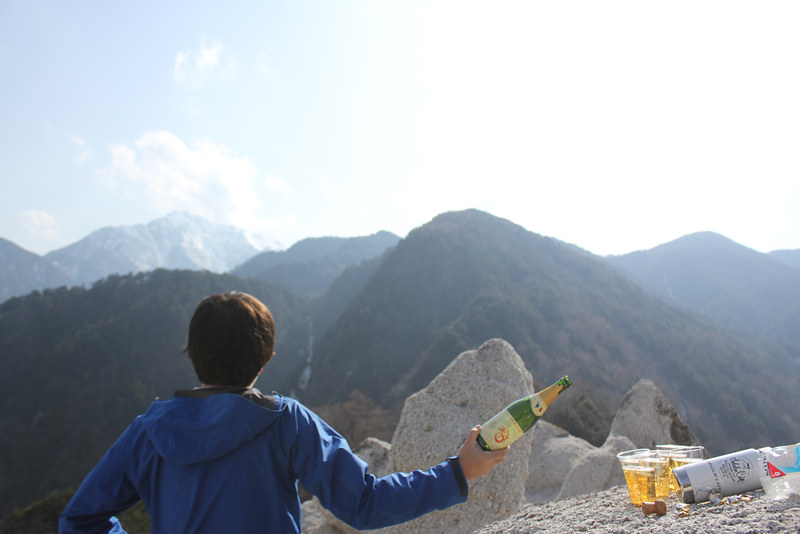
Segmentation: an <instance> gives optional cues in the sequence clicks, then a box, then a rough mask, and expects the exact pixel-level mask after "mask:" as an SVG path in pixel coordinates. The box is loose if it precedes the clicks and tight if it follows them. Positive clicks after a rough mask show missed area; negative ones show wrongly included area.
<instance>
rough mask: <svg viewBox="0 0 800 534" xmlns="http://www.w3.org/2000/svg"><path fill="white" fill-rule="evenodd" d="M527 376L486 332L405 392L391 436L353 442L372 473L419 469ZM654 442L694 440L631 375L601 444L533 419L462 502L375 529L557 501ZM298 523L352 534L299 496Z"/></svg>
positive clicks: (523, 387)
mask: <svg viewBox="0 0 800 534" xmlns="http://www.w3.org/2000/svg"><path fill="white" fill-rule="evenodd" d="M532 391H533V379H532V377H531V374H530V373H529V372H528V370H527V369H526V368H525V365H524V363H523V362H522V360H521V358H520V357H519V355H518V354H517V353H516V351H515V350H514V348H513V347H512V346H511V345H510V344H508V343H507V342H505V341H503V340H500V339H492V340H489V341H487V342H486V343H484V344H483V345H482V346H481V347H480V348H479V349H478V350H474V351H469V352H465V353H463V354H461V355H460V356H458V358H456V359H455V360H453V362H451V364H450V365H449V366H448V367H447V368H446V369H445V370H444V371H442V373H441V374H440V375H439V376H437V377H436V378H435V379H434V380H433V381H432V382H431V383H430V384H429V385H428V387H426V388H425V389H423V390H421V391H419V392H417V393H415V394H414V395H412V396H411V397H409V398H408V400H406V403H405V405H404V407H403V412H402V415H401V418H400V422H399V424H398V426H397V429H396V431H395V434H394V436H393V438H392V443H391V445H389V444H388V443H385V442H382V441H380V440H375V439H372V438H370V439H368V440H365V442H364V443H362V444H361V445H360V446H359V447H358V448H357V449H356V450H355V452H356V454H358V455H359V457H361V458H362V459H363V460H365V461H366V462H367V463H368V464H369V465H370V471H371V472H372V473H374V474H375V475H377V476H382V475H385V474H388V473H391V472H395V471H412V470H414V469H425V468H427V467H429V466H431V465H434V464H437V463H439V462H440V461H441V460H442V459H443V458H446V457H448V456H451V455H452V454H455V452H456V451H457V450H458V448H459V447H460V445H461V443H462V442H463V440H464V437H465V436H466V433H467V432H468V430H469V429H470V428H471V427H472V426H474V425H475V423H476V422H483V421H486V420H487V419H489V418H490V417H491V416H493V415H494V414H495V413H496V412H497V411H499V410H500V409H502V408H503V407H505V406H506V405H507V404H508V402H509V401H510V400H512V399H517V398H519V397H523V396H525V395H529V394H530V393H531V392H532ZM662 443H678V444H699V443H698V440H697V438H696V437H695V435H694V433H692V431H691V430H690V429H689V428H688V427H687V426H686V424H685V423H684V422H683V421H682V420H681V418H680V416H679V414H678V412H677V410H675V408H674V407H673V406H672V405H671V404H670V402H669V401H668V400H667V398H666V397H665V396H664V394H663V393H662V392H661V390H660V389H659V388H658V387H657V386H656V385H655V384H654V383H653V382H652V381H650V380H640V381H639V382H637V383H636V384H635V385H634V387H633V388H631V390H630V391H629V392H628V394H626V395H625V397H624V398H623V400H622V402H621V404H620V408H619V410H618V412H617V414H616V417H615V418H614V422H613V423H612V426H611V432H610V433H609V435H608V438H607V439H606V441H605V443H603V445H602V446H601V447H595V446H593V445H592V444H591V443H589V442H587V441H585V440H583V439H580V438H577V437H575V436H572V435H571V434H569V432H567V431H566V430H564V429H562V428H560V427H558V426H555V425H553V424H550V423H548V422H547V421H545V420H540V421H539V422H538V423H537V424H536V426H535V427H534V428H533V430H531V432H529V433H528V434H527V435H525V436H524V437H523V438H522V439H521V440H519V441H518V442H516V443H515V444H514V445H513V446H512V447H511V452H510V453H509V455H508V456H507V458H506V461H505V462H504V463H503V464H501V465H500V466H499V467H497V468H495V469H494V470H493V471H492V472H491V473H490V474H489V475H487V476H485V477H483V478H481V479H478V480H476V481H473V483H472V484H471V486H470V498H469V501H468V502H467V503H465V504H461V505H458V506H455V507H452V508H450V509H448V510H443V511H437V512H433V513H431V514H428V515H426V516H424V517H421V518H418V519H416V520H414V521H411V522H408V523H404V524H402V525H397V526H395V527H388V528H386V529H381V530H379V531H377V532H380V533H383V534H399V533H401V532H402V533H403V534H406V533H412V534H415V533H430V532H437V533H462V532H465V533H466V532H474V531H475V530H477V529H479V528H481V526H483V525H486V524H489V523H491V522H493V521H497V520H499V519H502V518H505V517H509V516H511V515H513V514H515V513H516V512H517V511H518V510H519V509H521V507H522V506H523V505H524V504H525V503H526V502H528V503H542V502H546V501H552V500H562V499H566V498H569V497H574V496H577V495H584V494H587V493H591V492H595V491H602V490H606V489H608V488H612V487H614V486H620V485H623V484H625V479H624V477H623V475H622V469H621V468H620V466H619V462H618V461H617V458H616V455H617V453H619V452H621V451H624V450H629V449H634V448H639V447H654V446H655V445H658V444H662ZM302 526H303V532H305V533H310V534H352V533H354V532H356V531H355V530H353V529H352V528H350V527H349V526H347V525H345V524H344V523H342V522H340V521H339V520H338V519H336V518H335V517H333V515H332V514H330V512H328V511H326V510H324V509H322V507H321V506H320V505H319V503H318V502H317V501H316V499H312V500H311V501H308V502H306V503H304V504H303V525H302Z"/></svg>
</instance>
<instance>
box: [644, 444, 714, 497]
mask: <svg viewBox="0 0 800 534" xmlns="http://www.w3.org/2000/svg"><path fill="white" fill-rule="evenodd" d="M656 452H657V453H659V454H661V455H662V456H665V457H666V458H667V459H668V461H669V490H670V493H671V494H672V493H674V494H678V493H679V491H680V485H679V484H678V481H677V480H675V476H674V475H673V474H672V471H673V470H674V469H675V468H676V467H680V466H682V465H686V464H689V463H693V462H699V461H700V460H702V459H703V457H704V456H705V449H704V448H703V446H702V445H656Z"/></svg>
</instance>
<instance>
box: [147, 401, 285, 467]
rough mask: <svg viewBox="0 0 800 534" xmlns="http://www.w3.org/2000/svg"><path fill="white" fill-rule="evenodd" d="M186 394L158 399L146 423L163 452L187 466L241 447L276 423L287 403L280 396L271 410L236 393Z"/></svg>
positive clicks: (149, 412)
mask: <svg viewBox="0 0 800 534" xmlns="http://www.w3.org/2000/svg"><path fill="white" fill-rule="evenodd" d="M180 393H182V392H179V394H177V395H176V396H175V397H173V398H172V399H170V400H168V401H156V402H154V403H152V404H151V405H150V408H149V409H148V410H147V412H146V413H145V414H144V415H142V416H141V423H142V424H143V426H144V428H145V430H146V432H147V436H148V437H149V438H150V440H151V441H152V443H153V445H154V446H155V448H156V450H157V451H158V453H159V454H160V455H161V456H162V457H164V458H165V459H167V460H169V461H172V462H176V463H178V464H181V465H188V464H194V463H199V462H206V461H209V460H213V459H215V458H219V457H221V456H224V455H226V454H228V453H230V452H231V451H233V450H236V449H238V448H239V447H241V446H242V445H244V444H246V443H247V442H249V441H250V440H252V439H254V438H255V437H256V436H257V435H259V434H260V433H262V432H264V431H265V430H267V429H268V428H269V427H270V426H272V424H273V423H275V421H277V420H278V418H279V417H280V414H281V412H282V411H283V409H284V408H285V406H286V403H285V401H284V400H283V399H282V398H281V397H278V396H276V397H275V399H274V406H275V407H274V409H269V408H266V407H264V406H262V405H260V404H256V403H255V402H251V401H250V400H247V399H246V398H244V397H242V396H240V395H237V394H234V393H216V394H213V395H209V396H205V397H202V396H201V397H197V396H181V395H180Z"/></svg>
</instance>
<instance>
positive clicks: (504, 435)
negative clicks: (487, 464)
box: [478, 376, 572, 451]
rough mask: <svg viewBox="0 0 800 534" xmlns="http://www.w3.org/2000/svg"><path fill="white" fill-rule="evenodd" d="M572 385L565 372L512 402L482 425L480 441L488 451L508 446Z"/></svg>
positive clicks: (529, 427)
mask: <svg viewBox="0 0 800 534" xmlns="http://www.w3.org/2000/svg"><path fill="white" fill-rule="evenodd" d="M571 385H572V381H571V380H570V379H569V377H568V376H565V377H564V378H562V379H561V380H559V381H558V382H556V383H555V384H553V385H552V386H550V387H549V388H547V389H543V390H542V391H540V392H538V393H534V394H533V395H531V396H530V397H523V398H521V399H519V400H518V401H515V402H512V403H511V404H509V405H508V406H506V409H505V410H503V411H501V412H500V413H498V414H497V415H495V416H494V417H492V418H491V419H489V420H488V421H486V422H485V423H484V424H482V425H481V433H480V434H478V444H479V445H480V446H481V447H482V448H483V449H485V450H487V451H491V450H497V449H503V448H505V447H508V446H509V445H511V444H512V443H514V442H515V441H517V440H518V439H519V438H521V437H522V435H523V434H524V433H525V432H527V431H528V430H530V429H531V427H533V425H535V424H536V421H538V420H539V418H540V417H541V416H542V414H543V413H544V411H545V410H546V409H547V407H548V406H550V405H551V404H552V403H553V401H554V400H556V397H558V395H559V394H560V393H561V392H562V391H564V390H565V389H567V388H568V387H570V386H571Z"/></svg>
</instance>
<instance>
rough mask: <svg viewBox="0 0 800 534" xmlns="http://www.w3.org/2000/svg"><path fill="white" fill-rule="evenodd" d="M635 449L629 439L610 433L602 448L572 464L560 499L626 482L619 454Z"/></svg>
mask: <svg viewBox="0 0 800 534" xmlns="http://www.w3.org/2000/svg"><path fill="white" fill-rule="evenodd" d="M633 448H635V447H634V445H633V442H631V440H629V439H628V438H626V437H625V436H615V435H613V434H610V435H609V437H608V438H607V439H606V442H605V443H603V446H602V447H599V448H596V449H594V450H591V451H589V452H587V453H586V454H584V455H583V456H582V457H581V458H580V459H578V460H577V461H575V462H574V463H573V464H572V468H571V469H570V471H569V473H568V474H567V476H566V477H565V478H564V484H563V485H562V486H561V489H560V491H559V492H558V496H557V497H556V498H557V499H564V498H567V497H573V496H575V495H583V494H585V493H591V492H593V491H601V490H604V489H607V488H610V487H613V486H618V485H620V484H624V483H625V478H624V477H623V475H622V468H621V467H620V466H619V460H617V453H619V452H622V451H624V450H630V449H633Z"/></svg>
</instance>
